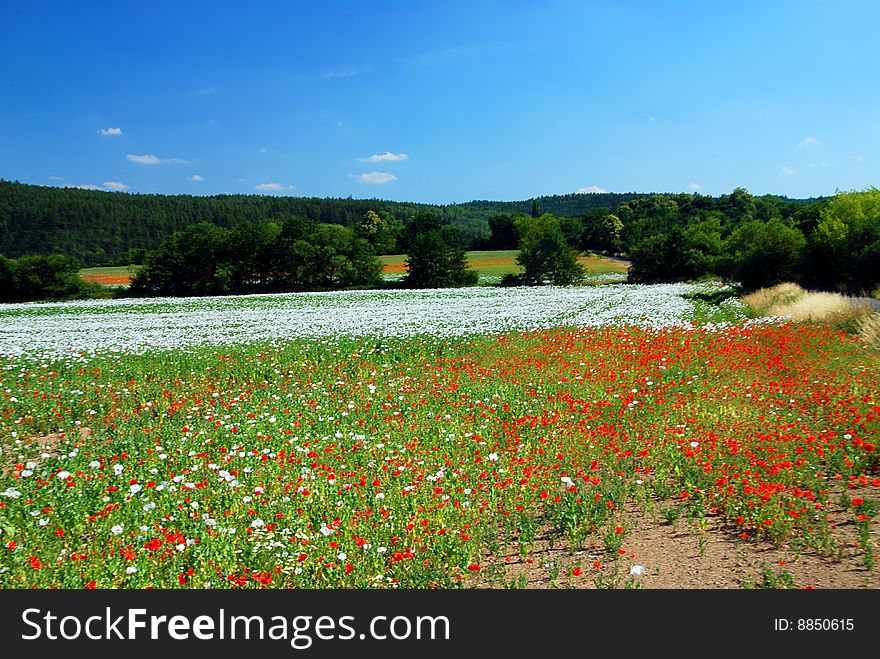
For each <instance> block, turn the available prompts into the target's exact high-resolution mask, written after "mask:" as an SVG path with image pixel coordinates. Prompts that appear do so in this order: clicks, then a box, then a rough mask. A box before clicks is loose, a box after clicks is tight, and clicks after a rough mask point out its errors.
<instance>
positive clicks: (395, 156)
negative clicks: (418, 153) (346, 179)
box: [361, 151, 409, 162]
mask: <svg viewBox="0 0 880 659" xmlns="http://www.w3.org/2000/svg"><path fill="white" fill-rule="evenodd" d="M408 158H409V156H408V155H406V154H405V153H391V151H386V152H385V153H374V154H373V155H372V156H367V157H366V158H361V162H385V161H388V160H391V161H396V160H407V159H408Z"/></svg>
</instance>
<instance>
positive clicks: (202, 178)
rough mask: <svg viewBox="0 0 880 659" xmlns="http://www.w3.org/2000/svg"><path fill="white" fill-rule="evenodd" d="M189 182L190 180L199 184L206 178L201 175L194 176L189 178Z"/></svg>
mask: <svg viewBox="0 0 880 659" xmlns="http://www.w3.org/2000/svg"><path fill="white" fill-rule="evenodd" d="M189 180H190V181H195V182H196V183H198V182H200V181H204V180H205V178H204V177H203V176H201V175H199V174H193V175H192V176H190V177H189Z"/></svg>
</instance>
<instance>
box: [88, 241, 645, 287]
mask: <svg viewBox="0 0 880 659" xmlns="http://www.w3.org/2000/svg"><path fill="white" fill-rule="evenodd" d="M518 255H519V250H515V249H513V250H494V251H471V252H467V259H468V265H469V266H470V267H471V268H473V269H474V270H476V271H477V272H478V273H479V276H480V283H482V284H497V283H498V282H500V281H501V278H502V277H503V276H504V275H507V274H519V273H520V272H521V271H522V268H521V267H520V266H519V265H518V264H517V262H516V257H517V256H518ZM406 258H407V256H406V254H389V255H385V256H380V257H379V260H380V261H381V262H382V274H383V277H384V278H385V279H386V280H389V281H396V280H399V279H401V278H402V277H403V276H404V275H405V274H406ZM578 261H579V262H580V263H581V265H583V266H584V269H585V271H586V273H587V279H588V280H594V281H624V280H625V279H626V277H625V275H626V271H627V269H628V265H629V264H628V263H626V262H625V261H620V260H615V259H610V258H607V257H603V256H592V255H590V256H579V257H578ZM140 267H141V266H138V265H127V266H125V265H120V266H108V267H100V268H83V269H82V270H80V271H79V276H80V277H82V278H83V279H84V280H85V281H93V282H97V283H99V284H104V285H106V286H121V285H126V284H128V283H129V282H130V281H131V278H132V277H133V276H134V275H135V273H137V271H138V269H139V268H140ZM602 275H605V277H603V276H602Z"/></svg>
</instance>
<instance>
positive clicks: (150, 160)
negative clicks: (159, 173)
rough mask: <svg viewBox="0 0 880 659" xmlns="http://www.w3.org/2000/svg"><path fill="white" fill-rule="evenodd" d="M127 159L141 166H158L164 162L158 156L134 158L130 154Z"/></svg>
mask: <svg viewBox="0 0 880 659" xmlns="http://www.w3.org/2000/svg"><path fill="white" fill-rule="evenodd" d="M125 157H126V158H128V160H129V161H130V162H136V163H137V164H139V165H158V164H159V163H160V162H162V161H161V160H159V159H158V158H157V157H156V156H134V155H132V154H130V153H129V154H128V155H127V156H125Z"/></svg>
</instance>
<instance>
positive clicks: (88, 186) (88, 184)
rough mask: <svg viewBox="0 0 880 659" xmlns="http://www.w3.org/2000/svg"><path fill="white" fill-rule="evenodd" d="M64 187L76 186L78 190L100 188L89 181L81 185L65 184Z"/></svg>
mask: <svg viewBox="0 0 880 659" xmlns="http://www.w3.org/2000/svg"><path fill="white" fill-rule="evenodd" d="M64 187H66V188H71V187H73V188H77V189H78V190H100V189H101V188H100V187H99V186H97V185H92V184H91V183H85V184H83V185H72V186H71V185H65V186H64Z"/></svg>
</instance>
